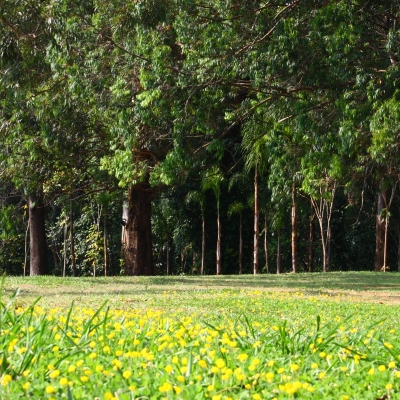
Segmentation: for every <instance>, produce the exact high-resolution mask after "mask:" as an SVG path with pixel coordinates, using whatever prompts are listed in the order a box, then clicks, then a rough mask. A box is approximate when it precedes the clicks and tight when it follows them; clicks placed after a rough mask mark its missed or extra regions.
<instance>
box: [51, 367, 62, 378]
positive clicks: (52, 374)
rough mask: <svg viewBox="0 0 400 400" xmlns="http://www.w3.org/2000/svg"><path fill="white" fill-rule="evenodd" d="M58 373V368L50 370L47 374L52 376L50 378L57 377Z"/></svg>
mask: <svg viewBox="0 0 400 400" xmlns="http://www.w3.org/2000/svg"><path fill="white" fill-rule="evenodd" d="M59 375H60V371H59V370H58V369H55V370H53V371H51V372H50V374H49V376H50V378H52V379H54V378H57V377H58V376H59Z"/></svg>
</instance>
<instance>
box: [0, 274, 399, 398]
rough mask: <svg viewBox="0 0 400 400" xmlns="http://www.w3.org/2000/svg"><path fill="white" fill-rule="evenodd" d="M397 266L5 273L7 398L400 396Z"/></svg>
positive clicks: (0, 349) (0, 356)
mask: <svg viewBox="0 0 400 400" xmlns="http://www.w3.org/2000/svg"><path fill="white" fill-rule="evenodd" d="M399 311H400V274H394V273H390V274H383V273H351V272H349V273H330V274H298V275H293V274H288V275H281V276H272V275H267V276H266V275H262V276H257V277H254V276H219V277H217V276H207V277H187V276H176V277H114V278H111V277H110V278H95V279H93V278H75V279H74V278H56V277H34V278H17V277H6V278H4V279H3V283H2V289H1V304H0V398H1V399H4V400H8V399H18V398H20V397H23V398H27V399H64V398H65V399H101V400H103V399H212V400H229V399H255V400H257V399H292V398H299V399H308V398H310V399H335V400H337V399H343V400H346V399H374V400H378V399H382V400H383V399H389V398H390V399H400V351H399V350H400V336H399V332H400V322H399V319H398V315H399Z"/></svg>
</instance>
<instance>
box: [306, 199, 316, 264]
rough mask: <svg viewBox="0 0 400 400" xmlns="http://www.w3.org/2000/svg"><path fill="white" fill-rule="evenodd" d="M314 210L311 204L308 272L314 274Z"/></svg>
mask: <svg viewBox="0 0 400 400" xmlns="http://www.w3.org/2000/svg"><path fill="white" fill-rule="evenodd" d="M314 215H315V214H314V209H313V206H312V202H311V211H310V225H309V233H308V272H313V269H314V268H313V264H314Z"/></svg>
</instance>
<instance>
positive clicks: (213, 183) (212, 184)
mask: <svg viewBox="0 0 400 400" xmlns="http://www.w3.org/2000/svg"><path fill="white" fill-rule="evenodd" d="M223 182H224V176H223V175H222V172H221V170H220V169H219V167H217V166H214V167H212V168H211V169H210V170H208V171H207V172H206V174H205V176H204V178H203V182H202V189H203V190H208V189H211V190H212V191H213V193H214V195H215V198H216V200H217V249H216V267H217V275H221V274H222V260H221V219H220V196H221V185H222V183H223Z"/></svg>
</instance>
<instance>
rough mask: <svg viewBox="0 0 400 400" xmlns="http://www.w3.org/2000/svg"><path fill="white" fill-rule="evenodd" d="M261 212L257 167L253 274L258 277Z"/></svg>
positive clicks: (255, 178) (255, 174) (255, 176)
mask: <svg viewBox="0 0 400 400" xmlns="http://www.w3.org/2000/svg"><path fill="white" fill-rule="evenodd" d="M259 215H260V212H259V209H258V170H257V166H256V168H255V172H254V251H253V273H254V275H257V274H258V273H259V266H258V234H259V226H258V218H259Z"/></svg>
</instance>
